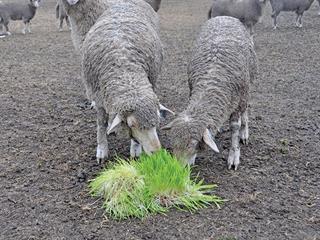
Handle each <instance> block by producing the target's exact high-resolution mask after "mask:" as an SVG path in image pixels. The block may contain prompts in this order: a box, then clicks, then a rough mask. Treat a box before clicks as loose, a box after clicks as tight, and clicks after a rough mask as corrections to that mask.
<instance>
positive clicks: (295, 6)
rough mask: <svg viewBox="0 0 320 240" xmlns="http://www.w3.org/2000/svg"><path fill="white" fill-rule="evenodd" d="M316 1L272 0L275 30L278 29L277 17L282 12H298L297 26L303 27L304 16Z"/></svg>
mask: <svg viewBox="0 0 320 240" xmlns="http://www.w3.org/2000/svg"><path fill="white" fill-rule="evenodd" d="M313 2H314V0H270V4H271V7H272V15H271V17H272V18H273V25H274V27H273V28H274V29H276V28H277V17H278V15H279V14H280V12H282V11H287V12H296V14H297V19H296V26H297V27H302V15H303V13H304V11H307V10H308V9H309V8H310V6H311V4H312V3H313Z"/></svg>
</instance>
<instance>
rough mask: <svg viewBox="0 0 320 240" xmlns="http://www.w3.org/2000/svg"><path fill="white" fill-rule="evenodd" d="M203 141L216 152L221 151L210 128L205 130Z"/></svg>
mask: <svg viewBox="0 0 320 240" xmlns="http://www.w3.org/2000/svg"><path fill="white" fill-rule="evenodd" d="M203 141H204V142H205V143H206V144H207V145H208V146H209V147H210V148H211V149H212V150H213V151H215V152H217V153H218V152H219V149H218V147H217V144H216V143H215V142H214V141H213V137H212V134H211V132H210V131H209V129H208V128H206V130H205V131H204V134H203Z"/></svg>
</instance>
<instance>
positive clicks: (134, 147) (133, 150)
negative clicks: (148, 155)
mask: <svg viewBox="0 0 320 240" xmlns="http://www.w3.org/2000/svg"><path fill="white" fill-rule="evenodd" d="M141 153H142V147H141V144H140V143H138V142H137V141H136V140H134V139H131V146H130V156H131V157H139V156H140V154H141Z"/></svg>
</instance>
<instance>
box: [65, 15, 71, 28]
mask: <svg viewBox="0 0 320 240" xmlns="http://www.w3.org/2000/svg"><path fill="white" fill-rule="evenodd" d="M66 23H67V26H68V28H69V30H71V25H70V21H69V17H68V16H66Z"/></svg>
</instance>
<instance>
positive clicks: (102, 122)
mask: <svg viewBox="0 0 320 240" xmlns="http://www.w3.org/2000/svg"><path fill="white" fill-rule="evenodd" d="M107 122H108V118H107V113H106V111H105V110H104V109H103V108H97V142H98V146H97V154H96V157H97V162H98V163H99V164H100V163H101V161H102V160H103V159H104V158H107V157H108V152H109V149H108V140H107Z"/></svg>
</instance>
